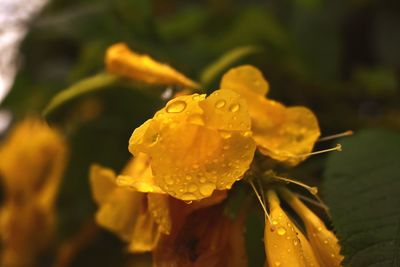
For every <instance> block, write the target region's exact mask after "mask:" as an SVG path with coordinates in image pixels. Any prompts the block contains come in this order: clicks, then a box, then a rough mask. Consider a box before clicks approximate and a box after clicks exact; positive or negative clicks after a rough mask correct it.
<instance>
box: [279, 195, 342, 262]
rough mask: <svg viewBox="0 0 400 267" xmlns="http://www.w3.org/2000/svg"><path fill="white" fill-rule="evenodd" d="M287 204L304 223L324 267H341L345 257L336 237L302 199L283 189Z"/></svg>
mask: <svg viewBox="0 0 400 267" xmlns="http://www.w3.org/2000/svg"><path fill="white" fill-rule="evenodd" d="M281 192H282V195H283V197H284V198H285V200H286V201H287V203H288V204H289V205H290V206H291V207H292V208H293V209H294V210H295V211H296V213H297V214H298V215H299V216H300V218H301V219H302V221H303V222H304V225H305V228H306V232H307V237H308V239H309V240H310V243H311V246H312V248H313V250H314V252H315V255H316V256H317V258H318V261H319V262H320V263H321V265H322V266H332V267H333V266H341V262H342V260H343V256H342V255H340V246H339V244H338V240H337V238H336V236H335V235H334V234H333V233H332V232H331V231H329V230H328V229H327V228H326V226H325V224H324V223H323V222H322V221H321V219H320V218H318V216H317V215H315V214H314V213H313V212H312V211H311V210H310V209H309V208H307V206H306V205H304V204H303V202H301V201H300V199H299V198H298V197H297V196H296V195H294V194H293V193H291V192H290V191H289V190H287V189H282V191H281Z"/></svg>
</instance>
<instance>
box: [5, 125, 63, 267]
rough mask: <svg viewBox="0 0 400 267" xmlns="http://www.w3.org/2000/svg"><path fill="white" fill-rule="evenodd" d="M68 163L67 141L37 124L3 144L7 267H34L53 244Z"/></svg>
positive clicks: (17, 129) (24, 127) (23, 127)
mask: <svg viewBox="0 0 400 267" xmlns="http://www.w3.org/2000/svg"><path fill="white" fill-rule="evenodd" d="M66 157H67V147H66V143H65V141H64V140H63V138H62V137H61V135H60V134H59V133H58V132H57V131H55V130H53V129H51V128H50V127H48V126H47V125H46V124H45V123H44V122H43V121H41V120H39V119H36V118H28V119H25V120H24V121H22V122H21V123H19V124H18V125H17V126H16V127H15V128H14V129H12V131H11V132H10V134H9V136H8V137H7V138H6V139H5V141H4V142H3V143H2V144H1V146H0V159H1V160H0V177H1V180H2V183H3V186H4V204H3V206H2V207H1V210H0V232H1V239H2V242H3V247H2V256H1V261H2V264H1V266H27V265H31V264H33V262H34V260H35V256H36V255H37V254H38V253H39V252H40V251H41V250H43V249H44V248H46V246H47V245H48V244H49V242H50V241H51V240H52V234H53V230H54V227H55V213H54V204H55V198H56V196H57V192H58V187H59V184H60V181H61V177H62V173H63V171H64V167H65V163H66Z"/></svg>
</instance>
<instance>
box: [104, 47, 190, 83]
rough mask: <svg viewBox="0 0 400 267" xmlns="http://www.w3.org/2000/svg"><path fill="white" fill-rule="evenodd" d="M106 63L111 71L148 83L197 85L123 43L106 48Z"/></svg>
mask: <svg viewBox="0 0 400 267" xmlns="http://www.w3.org/2000/svg"><path fill="white" fill-rule="evenodd" d="M106 65H107V70H108V71H109V72H111V73H115V74H118V75H121V76H123V77H127V78H130V79H133V80H137V81H141V82H145V83H149V84H161V85H181V86H185V87H190V88H196V87H198V84H196V83H195V82H193V81H192V80H190V79H189V78H187V77H185V76H184V75H183V74H181V73H180V72H178V71H176V70H175V69H173V68H171V67H170V66H168V65H166V64H162V63H159V62H157V61H155V60H154V59H152V58H151V57H149V56H147V55H141V54H138V53H136V52H133V51H131V50H130V49H129V48H128V46H127V45H126V44H124V43H117V44H114V45H112V46H111V47H109V48H108V50H107V53H106Z"/></svg>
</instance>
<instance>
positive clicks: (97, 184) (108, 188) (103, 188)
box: [89, 164, 116, 204]
mask: <svg viewBox="0 0 400 267" xmlns="http://www.w3.org/2000/svg"><path fill="white" fill-rule="evenodd" d="M89 179H90V186H91V188H92V195H93V199H94V200H95V201H96V202H97V204H101V203H104V201H106V200H107V198H108V197H109V195H110V194H111V193H112V192H113V191H114V190H115V187H116V185H115V172H114V171H113V170H111V169H108V168H104V167H101V166H100V165H96V164H93V165H92V166H90V172H89Z"/></svg>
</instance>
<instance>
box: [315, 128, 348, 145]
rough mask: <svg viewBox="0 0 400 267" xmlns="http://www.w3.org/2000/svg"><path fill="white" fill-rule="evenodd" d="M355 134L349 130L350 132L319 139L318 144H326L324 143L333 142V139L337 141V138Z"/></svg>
mask: <svg viewBox="0 0 400 267" xmlns="http://www.w3.org/2000/svg"><path fill="white" fill-rule="evenodd" d="M353 133H354V132H353V131H351V130H349V131H345V132H343V133H338V134H333V135H328V136H325V137H322V138H320V139H318V140H317V142H324V141H328V140H332V139H336V138H340V137H345V136H350V135H353Z"/></svg>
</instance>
